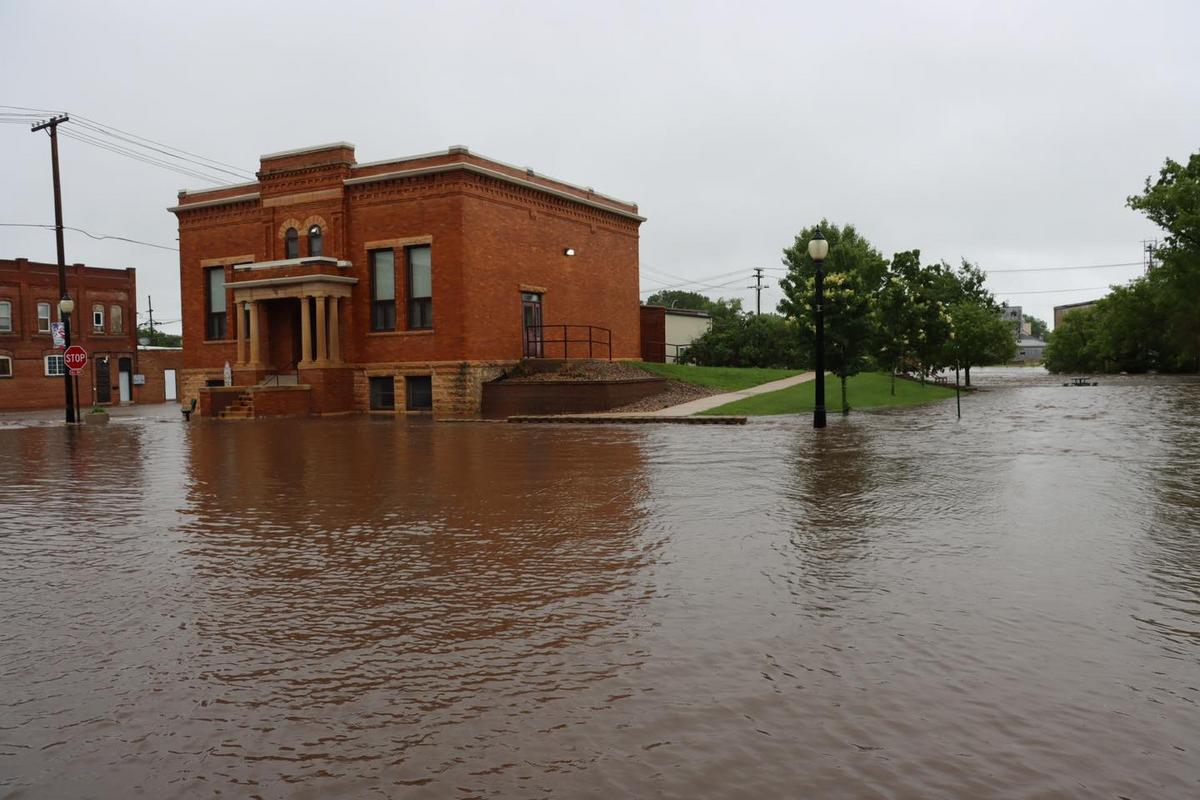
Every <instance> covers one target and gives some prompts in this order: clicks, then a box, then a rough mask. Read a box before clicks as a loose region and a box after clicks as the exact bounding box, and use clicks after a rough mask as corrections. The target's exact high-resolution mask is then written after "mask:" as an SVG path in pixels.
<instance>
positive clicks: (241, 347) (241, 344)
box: [234, 303, 249, 367]
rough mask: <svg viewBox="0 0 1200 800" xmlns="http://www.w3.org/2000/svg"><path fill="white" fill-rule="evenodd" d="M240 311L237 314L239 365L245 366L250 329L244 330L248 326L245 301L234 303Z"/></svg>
mask: <svg viewBox="0 0 1200 800" xmlns="http://www.w3.org/2000/svg"><path fill="white" fill-rule="evenodd" d="M234 308H235V309H236V311H237V312H240V313H238V315H237V365H238V366H239V367H244V366H245V365H246V336H247V335H248V334H249V331H245V330H242V329H243V328H245V327H246V325H245V322H246V313H245V308H246V304H245V303H236V304H235V305H234Z"/></svg>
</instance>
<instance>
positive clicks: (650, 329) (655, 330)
mask: <svg viewBox="0 0 1200 800" xmlns="http://www.w3.org/2000/svg"><path fill="white" fill-rule="evenodd" d="M711 327H712V315H711V314H709V313H708V312H707V311H695V310H692V309H686V308H666V307H664V306H642V360H643V361H654V362H658V363H662V362H666V363H668V364H673V363H675V362H676V361H678V360H679V356H680V354H681V353H683V352H684V351H685V350H687V348H688V345H690V344H691V343H692V342H693V341H695V340H696V339H698V338H700V337H701V336H703V335H704V334H705V333H707V332H708V329H709V328H711Z"/></svg>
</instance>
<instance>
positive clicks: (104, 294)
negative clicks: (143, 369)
mask: <svg viewBox="0 0 1200 800" xmlns="http://www.w3.org/2000/svg"><path fill="white" fill-rule="evenodd" d="M66 274H67V293H68V295H70V296H71V298H72V299H74V300H75V311H74V312H73V313H72V314H71V323H72V324H71V343H72V344H78V345H80V346H82V347H83V348H84V349H85V350H87V351H88V355H89V357H90V360H89V363H88V366H87V367H86V368H85V370H84V373H83V374H82V375H80V376H79V378H78V381H79V401H80V404H81V405H82V406H84V407H88V406H90V405H91V404H92V402H93V400H94V386H95V380H96V358H97V357H99V356H108V357H109V358H110V359H111V366H112V371H111V375H110V380H111V381H112V383H111V385H112V386H117V385H118V384H117V380H118V375H117V364H118V359H120V358H131V359H132V358H133V355H134V352H135V349H136V346H137V339H136V337H137V333H136V321H137V302H136V298H137V279H136V274H135V272H134V270H133V269H132V268H129V269H102V268H99V267H88V266H84V265H83V264H73V265H71V266H69V267H67V268H66ZM58 299H59V293H58V267H57V265H55V264H44V263H35V262H30V261H29V260H28V259H24V258H18V259H14V260H5V259H0V300H4V301H7V302H9V303H11V304H12V330H11V331H0V356H4V357H6V358H9V359H11V360H12V371H13V377H11V378H0V410H17V409H34V408H60V407H62V406H63V405H64V403H65V401H64V398H63V379H62V378H61V377H48V376H46V374H45V360H44V359H45V356H47V355H57V354H61V351H59V350H55V349H54V347H53V343H52V340H51V336H50V334H49V333H41V332H39V331H38V317H37V306H38V303H49V304H50V309H51V319H52V320H54V321H58V319H59V314H58ZM96 305H99V306H100V307H101V308H102V309H103V315H104V330H103V331H102V332H97V331H96V330H95V329H94V327H93V325H92V308H93V306H96ZM114 306H116V307H118V308H119V309H120V312H119V313H120V316H121V330H120V332H114V331H113V330H112V327H113V325H112V323H113V316H112V309H113V307H114ZM117 398H118V394H117V390H116V389H113V390H112V399H113V402H116V401H117Z"/></svg>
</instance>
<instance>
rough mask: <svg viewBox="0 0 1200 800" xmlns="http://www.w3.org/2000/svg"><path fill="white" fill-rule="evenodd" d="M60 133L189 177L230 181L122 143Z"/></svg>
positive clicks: (63, 131)
mask: <svg viewBox="0 0 1200 800" xmlns="http://www.w3.org/2000/svg"><path fill="white" fill-rule="evenodd" d="M59 133H60V134H61V135H62V136H64V137H65V138H67V139H74V140H76V141H79V142H83V143H84V144H90V145H92V146H93V147H98V148H100V149H101V150H107V151H109V152H110V153H116V154H117V155H121V156H125V157H126V158H131V159H133V160H134V161H141V162H142V163H144V164H150V165H152V166H156V167H161V168H163V169H166V170H170V171H171V172H176V173H178V174H180V175H184V176H187V177H189V178H196V179H198V180H202V181H206V182H208V183H213V184H217V185H221V184H224V183H228V181H227V180H226V179H225V178H218V177H214V176H212V175H206V174H204V173H202V172H200V171H199V170H195V169H191V168H189V167H184V166H181V165H177V164H171V163H169V162H166V161H163V160H161V159H157V158H153V157H152V156H146V155H142V154H140V153H136V152H134V151H132V150H129V149H128V148H125V147H121V146H120V145H117V144H110V143H108V142H103V141H100V140H99V139H96V138H94V137H91V136H88V135H86V134H81V133H79V132H78V131H67V130H60V131H59Z"/></svg>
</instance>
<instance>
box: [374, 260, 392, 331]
mask: <svg viewBox="0 0 1200 800" xmlns="http://www.w3.org/2000/svg"><path fill="white" fill-rule="evenodd" d="M395 329H396V253H395V251H393V250H372V251H371V330H373V331H393V330H395Z"/></svg>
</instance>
